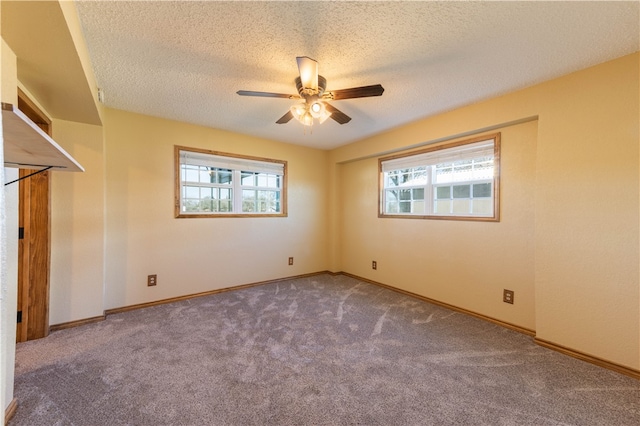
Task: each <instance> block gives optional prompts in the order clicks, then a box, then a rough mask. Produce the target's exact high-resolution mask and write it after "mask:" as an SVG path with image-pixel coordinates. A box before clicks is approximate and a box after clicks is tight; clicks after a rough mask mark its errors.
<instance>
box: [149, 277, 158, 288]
mask: <svg viewBox="0 0 640 426" xmlns="http://www.w3.org/2000/svg"><path fill="white" fill-rule="evenodd" d="M156 284H158V276H157V275H149V276H148V277H147V287H152V286H154V285H156Z"/></svg>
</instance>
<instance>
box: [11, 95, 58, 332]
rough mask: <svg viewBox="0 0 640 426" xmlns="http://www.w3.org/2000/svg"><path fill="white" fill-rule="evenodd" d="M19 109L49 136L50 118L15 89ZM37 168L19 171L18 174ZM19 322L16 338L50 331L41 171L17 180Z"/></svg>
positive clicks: (46, 211) (47, 220) (47, 214)
mask: <svg viewBox="0 0 640 426" xmlns="http://www.w3.org/2000/svg"><path fill="white" fill-rule="evenodd" d="M18 108H19V109H20V110H21V111H22V112H23V113H24V114H25V115H26V116H27V117H29V118H30V119H31V120H32V121H33V122H34V123H35V124H37V125H38V126H39V127H40V128H41V129H42V130H44V131H45V132H46V133H47V134H48V135H49V136H51V120H50V119H49V118H48V117H47V116H46V114H44V113H43V112H42V110H41V109H40V108H38V106H37V105H36V104H35V103H33V102H32V101H31V100H30V99H29V97H28V96H27V95H26V94H25V93H24V92H23V91H22V90H20V89H18ZM35 171H36V170H23V169H21V170H20V177H24V176H27V175H29V174H31V173H33V172H35ZM18 192H19V196H18V197H19V201H18V203H19V207H18V210H19V212H18V222H19V224H18V226H19V227H20V230H19V238H20V239H19V241H18V323H17V328H16V341H18V342H23V341H26V340H32V339H38V338H41V337H46V336H47V335H48V334H49V275H50V264H51V211H50V210H51V196H50V194H51V181H50V179H49V172H42V173H38V174H36V175H33V176H31V177H29V178H26V179H23V180H21V181H20V182H19V190H18Z"/></svg>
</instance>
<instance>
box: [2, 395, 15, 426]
mask: <svg viewBox="0 0 640 426" xmlns="http://www.w3.org/2000/svg"><path fill="white" fill-rule="evenodd" d="M17 409H18V400H17V399H15V398H13V399H12V400H11V402H10V403H9V405H8V406H7V408H6V409H5V410H4V424H5V425H6V424H7V423H9V420H11V418H12V417H13V415H14V414H15V413H16V410H17Z"/></svg>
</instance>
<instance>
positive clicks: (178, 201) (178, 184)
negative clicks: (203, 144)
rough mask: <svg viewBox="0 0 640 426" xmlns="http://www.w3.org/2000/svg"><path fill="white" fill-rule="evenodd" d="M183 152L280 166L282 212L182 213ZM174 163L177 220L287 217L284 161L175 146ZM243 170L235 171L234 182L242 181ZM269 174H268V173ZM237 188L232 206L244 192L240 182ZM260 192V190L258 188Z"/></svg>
mask: <svg viewBox="0 0 640 426" xmlns="http://www.w3.org/2000/svg"><path fill="white" fill-rule="evenodd" d="M181 152H193V153H196V154H207V155H212V156H217V157H227V158H229V159H230V160H233V159H236V160H248V161H252V162H260V163H274V164H279V165H281V166H282V173H283V174H282V178H281V185H280V188H279V192H280V212H279V213H260V212H255V213H242V212H240V213H238V212H232V213H210V212H203V213H193V212H188V213H186V212H183V211H182V186H183V182H182V174H181V164H182V163H181V161H180V153H181ZM174 163H175V179H174V180H175V203H174V213H175V217H176V218H248V217H251V218H261V217H287V178H288V173H287V162H286V161H284V160H275V159H271V158H263V157H252V156H248V155H239V154H231V153H227V152H220V151H213V150H208V149H201V148H191V147H186V146H179V145H175V146H174ZM241 171H242V170H240V169H233V174H234V177H233V181H234V182H238V181H239V180H240V179H239V178H240V173H241ZM267 173H268V172H267ZM235 185H236V186H234V188H239V190H238V189H236V191H235V192H237V193H234V194H233V195H232V197H234V198H232V204H233V200H235V199H236V198H235V197H236V196H238V195H239V196H240V197H242V195H241V194H238V193H239V192H241V190H242V185H241V183H240V182H238V183H237V184H235ZM249 189H251V190H255V189H256V187H251V188H249ZM258 190H259V188H258ZM237 203H241V200H240V201H238V202H237ZM236 205H240V204H236Z"/></svg>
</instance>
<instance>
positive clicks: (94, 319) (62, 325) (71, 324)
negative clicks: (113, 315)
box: [49, 315, 107, 332]
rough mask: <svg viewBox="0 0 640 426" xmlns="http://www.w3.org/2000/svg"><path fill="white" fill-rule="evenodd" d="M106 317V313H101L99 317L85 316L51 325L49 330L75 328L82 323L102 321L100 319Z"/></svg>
mask: <svg viewBox="0 0 640 426" xmlns="http://www.w3.org/2000/svg"><path fill="white" fill-rule="evenodd" d="M106 318H107V316H106V315H99V316H97V317H91V318H84V319H81V320H76V321H69V322H63V323H60V324H54V325H52V326H50V327H49V331H50V332H52V331H58V330H64V329H65V328H73V327H78V326H80V325H85V324H91V323H93V322H100V321H104V320H105V319H106Z"/></svg>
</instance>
